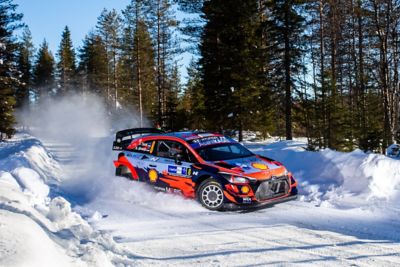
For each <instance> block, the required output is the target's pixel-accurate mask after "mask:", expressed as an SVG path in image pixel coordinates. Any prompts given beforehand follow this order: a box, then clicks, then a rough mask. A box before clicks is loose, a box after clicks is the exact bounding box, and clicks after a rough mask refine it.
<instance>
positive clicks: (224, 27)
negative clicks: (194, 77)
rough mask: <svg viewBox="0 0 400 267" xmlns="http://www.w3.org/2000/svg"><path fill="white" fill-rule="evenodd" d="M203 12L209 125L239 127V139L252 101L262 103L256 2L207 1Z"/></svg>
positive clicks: (251, 113)
mask: <svg viewBox="0 0 400 267" xmlns="http://www.w3.org/2000/svg"><path fill="white" fill-rule="evenodd" d="M203 11H204V19H205V20H206V21H207V23H206V25H205V29H204V32H203V36H202V42H201V47H200V51H201V56H202V58H201V60H200V63H201V65H202V78H203V83H204V95H205V104H206V106H207V114H206V115H207V118H208V120H209V122H210V125H209V127H210V128H211V129H214V130H223V129H238V130H239V140H241V139H242V131H243V129H246V128H247V129H249V128H251V127H252V126H253V118H254V116H256V112H257V106H256V105H254V103H257V102H260V98H259V97H260V90H259V85H260V82H261V79H260V77H259V74H260V70H261V69H262V66H261V60H260V51H259V49H258V46H257V45H258V38H257V31H258V29H259V26H260V24H259V20H258V6H257V2H256V1H252V0H248V1H222V0H215V1H209V2H205V4H204V7H203Z"/></svg>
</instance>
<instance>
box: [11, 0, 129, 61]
mask: <svg viewBox="0 0 400 267" xmlns="http://www.w3.org/2000/svg"><path fill="white" fill-rule="evenodd" d="M129 2H130V0H14V3H16V4H18V11H19V12H21V13H23V14H24V18H23V21H24V22H25V23H26V24H27V25H28V26H29V29H30V30H31V32H32V36H33V41H34V43H35V45H38V44H40V43H41V42H42V41H43V39H44V38H46V40H47V41H48V42H49V46H50V49H51V50H52V52H53V53H56V51H57V48H58V45H59V43H60V40H61V33H62V31H63V29H64V27H65V26H66V25H68V27H69V28H70V30H71V35H72V40H73V43H74V47H75V48H76V47H78V46H80V45H81V44H82V40H83V38H84V37H85V35H86V34H87V33H88V32H89V31H90V30H91V29H93V28H94V27H95V25H96V22H97V17H98V16H99V15H100V13H101V11H102V10H103V8H107V9H112V8H115V9H116V10H117V11H120V10H121V9H124V8H125V7H126V6H127V5H128V4H129Z"/></svg>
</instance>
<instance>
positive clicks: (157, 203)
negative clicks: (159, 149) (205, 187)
mask: <svg viewBox="0 0 400 267" xmlns="http://www.w3.org/2000/svg"><path fill="white" fill-rule="evenodd" d="M45 144H46V145H47V148H48V149H49V150H50V151H51V152H52V153H53V154H54V155H55V158H56V159H57V158H58V159H60V160H62V162H63V164H62V165H61V166H62V168H63V169H64V170H66V171H67V172H66V173H68V174H69V175H71V174H72V176H73V177H85V179H84V181H85V183H83V184H84V185H83V187H82V186H79V185H77V184H76V180H74V179H72V182H69V183H65V186H64V188H63V190H62V191H63V192H64V194H65V196H66V198H67V199H68V198H69V200H70V201H71V202H76V204H77V206H76V210H77V211H79V213H80V214H82V215H83V216H86V217H87V218H89V220H90V221H91V223H92V225H94V228H95V229H98V230H101V231H106V232H107V233H110V234H111V235H112V236H113V239H114V240H115V241H116V242H117V243H118V244H120V245H122V246H124V247H125V248H126V249H127V251H128V252H126V256H127V258H128V259H129V260H132V262H134V264H135V265H160V266H161V265H162V266H165V265H171V266H172V265H186V266H187V265H203V266H204V265H214V266H246V265H253V266H254V265H262V266H266V265H307V266H309V265H311V264H313V265H318V266H321V265H322V266H328V265H329V266H331V265H341V266H342V265H345V266H349V265H352V266H398V265H399V264H400V244H399V241H400V231H399V230H400V222H399V220H398V218H399V217H398V215H399V211H398V210H397V209H389V208H387V207H386V206H385V209H384V210H383V211H382V209H381V206H380V205H385V203H384V204H382V203H380V202H378V203H377V204H376V203H374V205H373V206H372V207H370V206H368V205H361V207H350V208H337V207H335V206H330V205H328V204H327V203H325V204H322V205H321V202H319V201H294V202H289V203H284V204H279V205H276V206H274V207H271V208H267V209H262V210H258V211H253V212H245V213H241V212H210V211H207V210H205V209H203V208H202V207H201V206H199V205H198V204H197V203H196V202H195V201H193V200H185V199H183V198H181V197H180V196H171V195H167V194H164V193H156V192H154V191H152V190H151V189H149V188H148V187H147V186H146V185H142V184H137V183H134V182H131V181H128V180H126V179H124V178H119V177H114V176H113V175H112V170H110V171H109V173H107V174H104V173H102V174H99V175H97V177H90V176H91V175H93V176H96V173H98V172H97V171H95V170H94V169H93V168H95V169H97V170H98V167H99V166H93V165H91V166H90V167H88V168H85V166H88V163H86V162H85V159H84V158H83V157H82V156H81V155H82V154H81V153H79V152H78V151H80V150H79V149H73V148H71V147H69V146H63V145H57V144H55V143H52V142H49V143H45ZM102 144H104V142H100V144H97V145H96V148H97V149H96V152H95V154H96V155H97V154H98V153H99V152H100V153H102V152H104V153H107V152H106V151H108V153H109V147H108V146H104V147H103V145H102ZM106 144H108V143H107V142H106ZM250 147H251V146H250ZM261 147H263V146H261ZM253 149H254V150H256V151H257V149H258V150H259V149H260V146H254V147H253ZM71 152H72V153H71ZM68 155H73V158H74V159H78V160H73V158H71V157H68ZM77 155H78V157H77ZM86 155H87V156H88V158H90V161H92V160H93V157H95V156H94V155H89V154H86ZM92 156H93V157H92ZM103 160H104V162H103ZM106 160H110V158H107V159H101V160H100V162H99V165H100V166H102V167H103V169H104V168H105V166H107V168H109V167H110V165H107V164H109V162H111V161H109V162H108V163H107V162H106ZM284 163H285V162H284ZM80 172H82V173H81V174H80ZM78 183H79V182H78ZM80 184H81V185H82V183H80ZM76 190H78V192H76ZM336 197H338V196H336ZM339 197H345V196H339ZM302 199H306V200H307V199H308V198H307V196H306V197H302ZM350 200H351V201H352V202H353V203H354V199H351V198H350ZM350 200H346V201H347V202H348V201H350ZM346 201H344V203H345V204H346V205H347V206H348V203H347V202H346ZM359 201H360V200H359ZM361 201H362V200H361ZM356 204H357V203H356ZM396 215H397V216H396Z"/></svg>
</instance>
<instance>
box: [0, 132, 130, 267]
mask: <svg viewBox="0 0 400 267" xmlns="http://www.w3.org/2000/svg"><path fill="white" fill-rule="evenodd" d="M24 138H25V139H24ZM7 154H8V155H7ZM0 155H1V158H0V167H1V169H0V237H1V238H0V266H87V265H89V266H115V265H118V264H128V265H129V264H132V263H133V260H130V259H128V258H127V257H126V255H125V254H126V253H125V250H124V249H122V248H121V247H119V246H118V245H117V244H116V243H115V242H114V241H113V239H112V238H111V236H109V235H107V234H105V233H100V232H98V231H96V230H94V229H93V228H92V226H90V225H89V223H88V222H87V221H86V220H84V219H83V218H82V217H81V216H80V215H79V214H78V213H76V212H74V211H73V210H72V209H71V204H70V203H69V202H68V201H67V200H66V199H64V198H63V197H61V196H57V197H54V198H51V197H50V191H51V185H50V184H48V183H50V182H51V181H50V180H48V179H47V178H46V177H47V176H46V173H47V174H48V173H52V171H54V170H57V169H58V168H60V166H58V165H57V162H56V161H55V160H54V159H53V158H52V157H51V155H50V154H49V153H47V152H46V150H45V149H44V148H43V147H41V146H40V142H38V141H37V140H34V138H32V137H28V136H27V135H24V137H22V135H17V136H16V138H15V139H14V140H12V141H11V142H8V143H1V144H0ZM49 170H50V172H49ZM40 174H42V175H40ZM52 175H54V173H52Z"/></svg>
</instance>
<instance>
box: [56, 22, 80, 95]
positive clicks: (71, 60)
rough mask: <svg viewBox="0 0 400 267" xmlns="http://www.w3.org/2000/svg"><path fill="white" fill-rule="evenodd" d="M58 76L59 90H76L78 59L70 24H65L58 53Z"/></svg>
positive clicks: (64, 91) (63, 91)
mask: <svg viewBox="0 0 400 267" xmlns="http://www.w3.org/2000/svg"><path fill="white" fill-rule="evenodd" d="M57 57H58V62H57V76H58V81H59V84H60V86H59V90H61V93H62V94H66V93H68V92H71V91H73V90H75V87H76V84H75V82H76V81H75V75H76V62H75V61H76V59H75V50H74V48H73V45H72V40H71V32H70V30H69V28H68V26H65V28H64V31H63V33H62V36H61V43H60V46H59V49H58V53H57Z"/></svg>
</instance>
